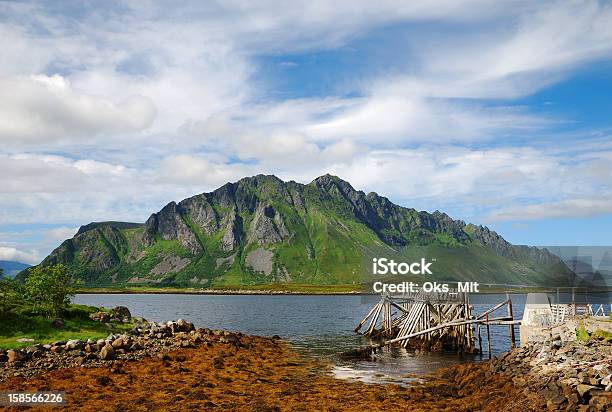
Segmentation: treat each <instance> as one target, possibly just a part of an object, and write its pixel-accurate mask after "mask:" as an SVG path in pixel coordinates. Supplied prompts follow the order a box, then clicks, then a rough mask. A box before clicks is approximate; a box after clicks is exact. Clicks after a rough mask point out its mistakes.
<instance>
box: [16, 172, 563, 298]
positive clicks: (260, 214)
mask: <svg viewBox="0 0 612 412" xmlns="http://www.w3.org/2000/svg"><path fill="white" fill-rule="evenodd" d="M370 256H389V257H396V258H397V260H404V261H408V260H410V261H412V260H418V259H420V258H421V257H429V258H432V259H435V264H434V265H433V267H432V269H433V272H434V274H433V275H432V276H430V277H429V280H436V279H439V280H479V281H487V282H490V283H512V284H543V283H546V284H551V283H553V284H556V283H560V282H561V281H563V280H565V279H566V278H567V277H570V276H572V272H571V271H569V269H568V268H567V267H566V266H565V265H564V264H563V263H562V262H561V261H560V260H559V259H558V258H557V257H556V256H554V255H552V254H550V253H549V252H548V251H546V250H539V249H537V248H533V247H526V246H514V245H511V244H509V243H508V242H506V241H505V240H504V239H503V238H502V237H501V236H499V235H497V234H496V233H495V232H492V231H489V229H487V228H485V227H481V226H474V225H469V224H465V223H464V222H462V221H457V220H453V219H451V218H450V217H448V216H447V215H446V214H444V213H440V212H438V211H436V212H434V213H427V212H419V211H416V210H414V209H409V208H404V207H401V206H397V205H395V204H393V203H392V202H390V201H389V200H388V199H386V198H384V197H381V196H379V195H377V194H376V193H369V194H367V195H366V194H365V193H363V192H360V191H356V190H355V189H353V188H352V187H351V185H350V184H349V183H347V182H345V181H343V180H341V179H339V178H337V177H334V176H330V175H325V176H321V177H319V178H317V179H315V180H314V181H313V182H311V183H309V184H307V185H303V184H299V183H296V182H283V181H281V180H280V179H278V178H276V177H275V176H263V175H258V176H255V177H248V178H244V179H241V180H240V181H238V182H236V183H228V184H226V185H224V186H222V187H220V188H219V189H217V190H215V191H214V192H211V193H203V194H200V195H196V196H193V197H191V198H188V199H185V200H183V201H181V202H179V203H175V202H171V203H169V204H168V205H166V206H165V207H164V208H163V209H162V210H161V211H159V212H157V213H154V214H152V215H151V217H150V218H149V219H148V220H147V222H146V223H144V224H135V223H123V222H102V223H91V224H89V225H86V226H83V227H82V228H81V229H80V230H79V232H78V233H77V235H76V236H75V237H74V238H72V239H68V240H66V241H65V242H63V243H62V244H61V245H60V246H59V247H58V248H57V249H56V250H54V251H53V252H52V253H51V254H50V255H49V256H48V257H47V258H46V259H45V260H44V261H43V262H42V263H41V264H42V265H50V264H54V263H64V264H66V265H68V266H69V267H70V268H71V270H72V271H73V273H74V274H75V277H76V278H78V279H79V280H81V281H82V282H83V283H84V284H85V285H90V286H112V285H115V286H120V285H158V286H179V287H182V286H191V287H217V286H225V287H231V286H241V285H254V284H267V283H295V284H315V285H334V284H335V285H340V284H344V285H348V284H358V283H360V282H362V281H363V280H364V279H367V273H368V270H369V265H370V263H369V262H371V260H368V259H370ZM24 276H27V270H26V271H24V272H23V274H22V275H20V277H22V278H23V277H24Z"/></svg>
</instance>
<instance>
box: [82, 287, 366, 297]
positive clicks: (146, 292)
mask: <svg viewBox="0 0 612 412" xmlns="http://www.w3.org/2000/svg"><path fill="white" fill-rule="evenodd" d="M76 293H77V294H78V295H94V294H108V295H111V294H120V295H321V296H344V295H346V296H369V295H377V294H375V293H364V292H361V291H336V292H333V291H329V292H325V291H297V290H249V289H245V290H242V289H227V290H225V289H203V290H194V289H147V290H136V289H108V288H100V289H96V288H90V289H81V290H78V291H77V292H76Z"/></svg>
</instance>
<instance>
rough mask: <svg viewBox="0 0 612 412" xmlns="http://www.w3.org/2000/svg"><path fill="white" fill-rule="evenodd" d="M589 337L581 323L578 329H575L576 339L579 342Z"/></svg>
mask: <svg viewBox="0 0 612 412" xmlns="http://www.w3.org/2000/svg"><path fill="white" fill-rule="evenodd" d="M589 337H590V336H589V332H587V330H586V328H585V327H584V324H582V323H581V324H580V326H579V327H578V329H576V339H577V340H579V341H581V342H586V341H588V340H589Z"/></svg>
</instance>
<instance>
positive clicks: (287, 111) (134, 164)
mask: <svg viewBox="0 0 612 412" xmlns="http://www.w3.org/2000/svg"><path fill="white" fill-rule="evenodd" d="M71 7H77V6H70V7H68V9H67V10H63V9H62V11H60V12H58V11H56V10H51V7H49V6H48V5H46V4H44V3H38V4H25V3H3V4H2V5H1V6H0V14H1V15H2V18H1V19H0V61H2V62H3V64H2V65H1V66H0V142H1V143H2V149H0V194H1V196H0V224H16V223H24V224H25V223H53V224H57V225H61V226H62V227H63V226H65V225H67V226H66V227H72V226H76V225H78V224H84V223H88V222H89V221H94V220H109V219H113V220H130V221H143V220H144V219H146V217H147V216H148V214H149V213H151V212H153V211H156V210H159V209H160V208H161V207H162V206H163V205H164V204H165V203H167V202H168V201H170V200H179V199H182V198H184V197H187V196H189V195H193V194H194V193H199V192H202V191H207V190H211V189H214V188H216V187H217V186H219V185H221V184H223V183H225V182H227V181H233V180H236V179H239V178H240V177H243V176H246V175H253V174H257V173H274V174H277V175H279V176H280V177H282V178H285V179H295V180H298V181H302V182H305V181H308V180H310V179H312V178H314V177H316V176H318V175H321V174H323V173H326V172H333V173H336V174H338V175H340V176H341V177H343V178H345V179H347V180H349V181H351V182H352V183H354V184H355V185H356V186H357V187H359V188H361V189H364V190H366V191H367V190H376V191H378V192H379V193H381V194H383V195H388V196H390V197H392V198H393V200H396V201H398V202H400V203H402V204H405V205H407V206H415V207H418V208H423V209H433V208H440V209H444V210H447V211H451V212H453V213H454V214H455V215H459V216H468V217H469V216H473V217H475V218H477V219H484V218H485V217H488V218H492V217H495V218H497V219H506V218H508V216H518V215H521V214H523V215H524V214H528V215H529V214H531V215H533V216H551V213H553V212H554V210H557V209H558V210H563V211H564V212H563V213H564V215H567V216H570V215H572V213H574V214H575V215H580V216H582V215H588V214H589V213H607V212H606V210H607V209H606V208H605V207H602V206H601V204H600V203H599V202H598V201H596V200H597V194H601V195H602V198H604V199H607V198H608V197H609V195H610V193H612V188H611V187H610V181H612V167H611V166H610V161H611V160H612V154H611V153H610V149H611V147H610V146H609V143H608V146H605V145H604V144H603V143H602V142H601V141H597V139H589V140H588V141H586V142H585V141H580V142H579V143H580V146H579V147H570V146H568V145H566V146H563V144H562V142H557V141H552V140H551V139H549V140H548V142H547V143H544V144H540V145H537V144H536V143H535V142H532V141H531V140H530V139H531V138H532V137H534V136H537V137H542V134H543V133H546V132H548V131H549V130H551V129H548V128H549V127H551V126H552V127H556V126H558V125H560V124H563V122H567V121H571V120H572V119H562V118H556V117H552V116H543V115H534V114H533V112H531V111H530V107H521V106H516V105H515V103H514V102H513V100H512V99H514V98H516V97H519V96H525V95H529V94H532V93H534V92H535V91H537V90H540V89H541V88H542V87H545V86H548V85H551V84H553V83H555V82H558V81H560V80H563V79H564V78H565V77H567V76H569V75H571V74H572V73H573V72H574V71H575V70H577V69H579V68H582V67H584V66H586V65H591V64H597V63H598V61H600V60H603V59H609V58H610V57H611V56H612V30H611V29H610V27H612V14H611V13H612V12H611V8H610V6H609V5H607V4H605V3H601V2H596V1H576V2H556V1H551V2H537V3H535V2H532V1H518V2H498V3H491V2H490V1H477V0H475V1H468V0H466V1H452V0H440V1H432V2H405V1H386V0H382V1H377V2H371V1H340V2H334V3H330V2H328V1H318V0H315V1H311V2H308V3H304V4H301V5H296V6H295V7H286V4H285V3H281V2H278V1H269V2H264V3H261V2H260V3H248V2H247V3H245V2H242V1H229V2H224V3H223V4H222V5H219V4H216V3H202V2H187V3H183V4H182V5H181V7H180V8H174V7H168V5H167V4H166V3H163V2H155V1H147V2H133V3H129V4H125V3H121V4H120V3H105V5H104V6H97V5H96V4H94V5H85V6H78V7H82V8H79V9H78V10H76V9H74V10H73V9H72V8H71ZM54 8H55V6H54ZM71 12H74V15H71ZM412 23H418V24H412ZM406 25H409V26H410V29H409V30H408V31H407V32H402V31H398V32H397V34H396V35H394V38H393V42H392V43H393V44H391V45H387V44H384V45H383V44H380V45H377V47H392V48H393V49H394V51H395V53H394V55H395V56H396V57H394V58H393V59H391V58H389V60H392V61H380V62H378V66H380V67H378V68H377V69H376V70H372V71H371V72H370V71H367V70H366V71H365V72H364V74H359V73H361V72H360V71H356V73H357V74H358V76H357V75H356V78H355V79H354V81H353V80H346V82H347V84H343V85H342V90H343V92H342V94H340V93H338V92H337V90H338V89H335V88H334V87H335V86H337V85H332V86H330V88H329V90H328V92H327V94H326V95H325V93H323V94H324V95H323V96H320V97H319V96H318V97H312V98H302V99H282V96H283V94H282V93H280V94H275V92H276V90H275V89H276V88H277V86H276V85H274V84H272V85H270V84H269V83H267V82H266V79H265V77H266V76H265V75H266V73H261V67H260V66H259V61H260V58H261V57H262V56H265V55H273V56H281V57H282V58H281V60H282V61H291V62H293V61H295V62H297V63H298V64H300V67H299V68H300V70H302V69H303V67H301V65H302V62H303V60H298V58H299V56H297V57H296V56H294V55H295V54H300V53H307V52H310V51H313V52H316V51H321V50H327V51H329V50H333V49H334V48H343V47H345V46H346V45H347V44H348V42H350V41H353V40H359V39H367V38H368V35H369V34H370V33H371V31H372V30H377V29H381V28H385V27H388V26H393V27H397V26H406ZM357 44H359V42H358V41H357ZM343 51H345V52H346V49H343ZM355 51H356V52H358V53H363V55H359V56H360V57H362V58H363V61H364V66H365V67H367V66H368V65H372V60H373V59H375V58H378V56H377V55H376V56H374V57H372V56H370V55H369V54H368V51H367V47H366V48H365V49H364V50H357V49H355ZM283 53H286V54H290V56H282V54H283ZM285 57H287V58H286V59H285ZM294 57H295V58H294ZM387 66H389V67H387ZM290 70H297V67H294V68H291V69H290ZM334 70H335V68H334ZM343 70H347V69H346V68H343ZM347 71H348V70H347ZM347 74H352V73H347ZM261 77H263V80H262V79H261ZM348 77H351V76H348ZM279 96H281V97H280V98H279ZM489 99H493V102H491V101H490V100H489ZM491 103H492V104H491ZM515 137H520V139H521V141H523V142H525V143H523V147H516V146H515V145H513V144H512V142H511V140H512V139H513V138H515ZM577 140H580V139H577ZM433 144H437V145H438V146H432V145H433ZM588 199H591V200H592V201H586V200H588ZM579 200H580V201H579ZM583 200H584V201H583ZM523 205H530V206H528V207H527V209H525V210H523V209H520V208H521V207H522V206H523ZM539 205H549V206H550V205H556V206H557V209H555V208H554V207H546V206H539ZM547 210H548V212H549V213H548V215H546V212H547ZM513 213H514V215H513ZM555 213H557V212H555ZM558 213H561V212H558ZM69 231H70V230H69V229H65V230H64V229H62V230H60V229H58V230H57V236H56V238H55V239H56V240H55V241H58V240H60V239H59V238H60V237H61V236H64V235H67V234H68V233H69ZM40 236H42V237H46V240H45V241H44V242H47V243H44V242H43V243H39V246H36V248H34V249H36V250H38V251H41V253H42V254H44V253H46V251H47V249H48V248H50V243H52V240H51V237H53V235H51V234H43V231H40ZM28 242H31V241H29V240H24V243H22V244H19V245H14V244H11V245H6V247H12V248H15V249H16V250H17V249H18V250H28V249H29V247H28V246H27V245H28V244H29V243H28ZM41 242H42V241H41Z"/></svg>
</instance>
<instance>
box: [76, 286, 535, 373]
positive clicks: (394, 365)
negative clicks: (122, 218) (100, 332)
mask: <svg viewBox="0 0 612 412" xmlns="http://www.w3.org/2000/svg"><path fill="white" fill-rule="evenodd" d="M511 297H512V302H513V308H514V316H515V318H518V319H520V317H521V316H522V313H523V307H524V304H525V295H519V294H513V295H511ZM379 299H380V298H379V297H377V296H355V295H334V296H330V295H182V294H82V295H77V296H75V298H74V302H75V303H79V304H85V305H92V306H104V307H107V308H109V307H113V306H119V305H121V306H127V307H128V308H130V311H131V312H132V315H133V316H141V317H144V318H145V319H147V320H150V321H156V322H162V321H167V320H176V319H179V318H182V319H187V320H189V321H191V322H193V323H194V324H195V325H196V326H197V327H206V328H211V329H227V330H231V331H236V332H243V333H247V334H251V335H264V336H273V335H279V336H281V337H282V338H283V339H286V340H287V341H289V342H291V344H292V345H293V346H294V347H295V348H296V349H297V350H298V351H302V352H305V353H308V354H311V355H315V356H318V357H322V358H325V359H328V360H330V361H331V362H332V363H333V364H334V365H335V368H334V373H336V374H337V375H338V376H340V377H347V378H356V379H361V380H365V381H377V382H379V381H386V380H395V381H397V380H400V381H401V380H403V379H404V378H405V377H406V376H407V375H409V374H423V373H428V372H431V371H433V370H435V369H437V368H440V367H444V366H449V365H451V364H454V363H459V362H474V361H479V360H481V359H486V358H487V357H486V356H484V357H481V356H479V355H472V356H463V357H460V356H458V355H454V354H445V355H439V354H420V355H414V354H410V353H408V352H406V351H405V350H403V349H399V348H392V349H390V350H386V351H384V352H383V353H382V354H381V355H380V356H379V357H378V359H377V360H376V361H374V362H370V361H343V360H340V359H339V358H338V356H337V355H338V354H339V353H340V352H343V351H347V350H351V349H355V348H357V347H358V346H360V345H365V344H367V343H369V340H368V339H367V338H364V337H363V336H361V335H357V334H355V333H354V332H353V329H354V328H355V326H356V325H357V323H359V320H360V319H361V318H363V316H364V315H365V314H366V313H367V312H368V311H369V310H370V308H371V307H372V306H373V305H374V304H376V302H377V301H378V300H379ZM505 299H506V295H501V294H493V295H484V294H478V295H473V296H472V303H473V304H474V311H473V313H475V314H478V313H481V312H483V311H484V310H486V309H487V308H490V307H491V306H493V305H495V304H497V303H499V302H502V301H503V300H505ZM495 314H496V315H502V312H501V311H500V312H499V313H497V312H496V313H495ZM503 315H505V309H504V312H503ZM517 339H518V328H517ZM517 343H518V342H517ZM491 345H492V346H491V350H492V353H493V355H498V354H500V353H502V352H504V351H506V350H508V348H509V347H510V341H509V338H508V327H507V326H496V327H491ZM483 349H485V351H486V334H483ZM406 379H409V378H406Z"/></svg>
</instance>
